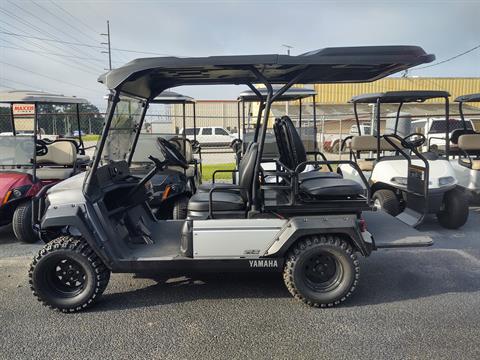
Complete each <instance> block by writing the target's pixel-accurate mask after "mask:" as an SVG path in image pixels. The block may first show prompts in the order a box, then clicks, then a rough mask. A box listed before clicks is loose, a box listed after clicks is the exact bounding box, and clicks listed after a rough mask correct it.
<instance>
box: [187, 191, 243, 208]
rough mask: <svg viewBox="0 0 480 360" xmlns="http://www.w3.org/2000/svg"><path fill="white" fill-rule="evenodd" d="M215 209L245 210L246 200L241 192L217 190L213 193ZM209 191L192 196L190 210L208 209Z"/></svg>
mask: <svg viewBox="0 0 480 360" xmlns="http://www.w3.org/2000/svg"><path fill="white" fill-rule="evenodd" d="M212 200H213V203H212V206H213V210H215V211H236V210H244V209H245V202H244V201H243V199H242V197H241V196H240V194H235V193H232V192H226V191H216V192H214V193H213V198H212ZM208 201H209V193H208V192H198V193H196V194H195V195H193V196H192V197H191V198H190V201H189V202H188V210H189V211H208Z"/></svg>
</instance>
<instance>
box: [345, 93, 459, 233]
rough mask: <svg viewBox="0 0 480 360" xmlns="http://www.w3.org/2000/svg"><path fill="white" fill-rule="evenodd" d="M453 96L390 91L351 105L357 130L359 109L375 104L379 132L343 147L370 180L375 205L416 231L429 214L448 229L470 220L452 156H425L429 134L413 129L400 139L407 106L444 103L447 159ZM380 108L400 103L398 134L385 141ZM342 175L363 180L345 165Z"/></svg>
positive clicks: (387, 136)
mask: <svg viewBox="0 0 480 360" xmlns="http://www.w3.org/2000/svg"><path fill="white" fill-rule="evenodd" d="M448 97H449V94H448V93H447V92H445V91H390V92H385V93H376V94H363V95H358V96H355V97H354V98H353V99H352V100H351V102H352V103H353V106H354V112H355V118H356V121H357V125H359V117H358V112H357V104H360V103H363V104H375V106H376V107H375V116H376V119H375V120H376V133H375V136H372V135H362V134H361V133H360V134H359V136H353V137H349V138H350V139H349V138H346V139H344V141H343V144H342V147H344V146H345V143H346V141H348V140H349V141H350V159H351V160H353V161H355V162H356V163H357V164H358V165H359V167H360V169H361V170H362V172H363V175H364V176H365V177H367V178H368V179H369V183H370V185H371V191H372V199H373V201H374V205H375V206H376V207H378V208H380V209H382V210H384V211H386V212H387V213H389V214H390V215H392V216H396V217H397V218H398V219H400V220H401V221H403V222H404V223H406V224H408V225H410V226H413V227H416V226H418V225H420V224H421V223H422V222H423V221H424V219H425V217H426V216H427V214H436V215H437V219H438V222H439V223H440V224H441V225H442V226H443V227H445V228H448V229H457V228H459V227H461V226H462V225H464V224H465V222H466V221H467V219H468V201H467V198H466V197H465V195H464V194H463V193H462V191H460V190H459V189H458V188H457V180H456V178H455V172H454V170H453V168H452V166H451V164H450V162H449V160H448V157H447V156H445V155H444V154H442V153H441V152H438V151H437V152H433V151H432V152H422V151H421V150H420V149H421V148H422V147H423V146H424V145H425V144H426V142H427V138H426V136H425V134H422V133H417V132H413V133H412V130H410V131H408V134H402V136H400V134H399V125H400V121H406V118H402V117H401V116H400V114H401V109H402V105H403V104H405V103H418V102H424V101H426V100H429V99H438V98H440V99H444V101H445V119H446V122H445V123H446V125H445V136H444V137H443V141H444V143H445V146H444V148H445V149H446V150H445V152H446V153H447V154H448V151H449V144H450V140H449V133H450V132H449V129H448V127H449V120H448V119H449V101H448ZM381 104H399V106H398V111H397V116H396V118H395V125H394V127H393V129H392V130H393V132H392V133H389V134H384V135H383V136H382V135H381V126H380V124H381V115H380V114H381V112H380V110H381V109H380V107H381ZM402 128H403V129H405V128H409V126H402ZM437 149H438V147H437ZM445 152H444V153H445ZM362 155H363V156H364V157H363V158H362ZM372 155H374V156H372ZM365 156H366V158H365ZM340 172H341V173H342V175H343V176H345V177H346V178H349V179H354V178H358V175H359V174H358V173H357V171H356V170H355V169H353V170H352V169H351V168H349V167H345V166H343V165H342V166H340Z"/></svg>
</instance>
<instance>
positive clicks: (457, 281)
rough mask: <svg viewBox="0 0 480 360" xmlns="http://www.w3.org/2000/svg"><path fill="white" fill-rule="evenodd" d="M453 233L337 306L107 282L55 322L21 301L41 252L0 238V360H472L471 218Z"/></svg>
mask: <svg viewBox="0 0 480 360" xmlns="http://www.w3.org/2000/svg"><path fill="white" fill-rule="evenodd" d="M470 212H471V214H470V219H469V222H468V224H467V225H466V226H465V227H464V228H463V229H461V230H459V231H447V230H444V229H441V228H440V227H439V226H438V224H436V222H435V221H434V220H432V221H429V222H427V223H426V224H425V225H423V227H422V228H421V231H423V232H427V233H429V234H431V235H432V236H433V237H434V239H435V245H434V247H433V248H427V249H421V250H384V251H381V252H380V251H379V252H377V253H375V254H373V255H372V256H371V258H369V259H366V260H365V259H364V260H362V269H361V282H360V286H359V287H358V288H357V290H356V292H355V294H354V296H353V297H352V298H351V299H350V301H348V302H347V303H345V304H344V305H343V306H341V307H338V308H333V309H325V310H320V309H313V308H309V307H307V306H304V305H303V304H301V303H299V302H297V301H296V300H294V299H293V298H292V297H291V296H290V294H289V293H288V292H287V290H286V289H285V287H284V285H283V281H282V278H281V276H280V275H261V276H257V275H255V276H251V275H234V274H232V275H224V274H217V275H209V276H198V277H195V278H193V279H187V278H178V279H169V280H168V281H167V282H165V279H160V278H159V279H137V278H135V277H134V276H132V275H123V274H115V275H113V276H112V279H111V281H110V284H109V286H108V288H107V291H106V293H105V295H104V297H103V298H102V300H101V302H99V303H98V304H97V306H95V307H94V308H92V309H91V310H89V311H87V312H82V313H78V314H69V315H66V314H60V313H56V312H53V311H51V310H49V309H47V308H45V307H43V306H41V305H40V303H38V302H37V301H36V300H35V299H34V297H33V296H32V295H31V293H30V289H29V286H28V280H27V270H28V264H29V262H30V260H31V257H32V255H33V254H34V253H35V252H36V251H38V249H39V248H40V247H41V244H38V245H37V244H36V245H24V244H19V243H17V242H15V240H14V238H13V235H12V233H11V230H10V229H8V228H3V229H2V230H1V232H0V273H1V287H0V323H1V326H0V358H2V359H13V358H52V359H74V358H113V357H115V358H119V359H126V358H129V359H136V358H162V359H174V358H175V359H180V358H246V357H248V358H253V357H255V358H274V357H275V358H282V359H291V358H332V357H335V358H339V359H340V358H367V357H368V358H389V359H392V358H398V359H400V358H402V359H403V358H422V359H425V358H430V359H442V358H443V359H452V358H461V359H475V358H476V359H478V358H479V357H480V348H479V343H478V339H479V338H480V326H479V323H480V235H479V233H478V229H480V208H479V207H473V208H472V209H471V211H470Z"/></svg>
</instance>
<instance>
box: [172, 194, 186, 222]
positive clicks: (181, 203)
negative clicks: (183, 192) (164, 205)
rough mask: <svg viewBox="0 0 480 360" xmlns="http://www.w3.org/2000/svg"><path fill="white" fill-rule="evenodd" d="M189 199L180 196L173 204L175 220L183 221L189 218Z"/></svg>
mask: <svg viewBox="0 0 480 360" xmlns="http://www.w3.org/2000/svg"><path fill="white" fill-rule="evenodd" d="M188 200H189V199H188V197H186V196H180V197H179V198H178V199H176V200H175V203H174V204H173V219H174V220H183V219H186V218H187V211H188V210H187V207H188Z"/></svg>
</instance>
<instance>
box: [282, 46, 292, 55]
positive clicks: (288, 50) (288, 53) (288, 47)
mask: <svg viewBox="0 0 480 360" xmlns="http://www.w3.org/2000/svg"><path fill="white" fill-rule="evenodd" d="M282 46H283V47H284V48H286V49H287V55H288V56H290V49H293V46H291V45H287V44H282Z"/></svg>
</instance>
